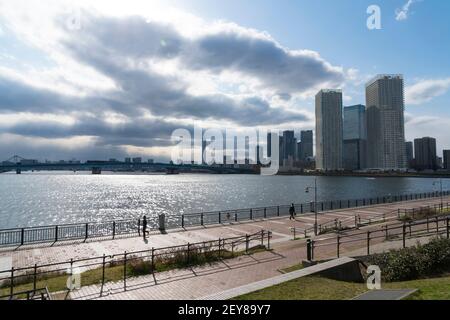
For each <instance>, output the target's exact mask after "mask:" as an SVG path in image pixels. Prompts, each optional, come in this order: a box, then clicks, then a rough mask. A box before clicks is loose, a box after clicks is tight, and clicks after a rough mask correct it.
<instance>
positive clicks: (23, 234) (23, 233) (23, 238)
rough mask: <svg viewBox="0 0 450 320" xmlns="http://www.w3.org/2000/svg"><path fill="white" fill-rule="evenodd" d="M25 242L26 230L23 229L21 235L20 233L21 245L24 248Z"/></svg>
mask: <svg viewBox="0 0 450 320" xmlns="http://www.w3.org/2000/svg"><path fill="white" fill-rule="evenodd" d="M24 240H25V229H24V228H22V230H21V233H20V244H21V245H22V246H23V243H24Z"/></svg>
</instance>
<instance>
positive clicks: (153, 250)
mask: <svg viewBox="0 0 450 320" xmlns="http://www.w3.org/2000/svg"><path fill="white" fill-rule="evenodd" d="M152 274H155V248H154V247H152Z"/></svg>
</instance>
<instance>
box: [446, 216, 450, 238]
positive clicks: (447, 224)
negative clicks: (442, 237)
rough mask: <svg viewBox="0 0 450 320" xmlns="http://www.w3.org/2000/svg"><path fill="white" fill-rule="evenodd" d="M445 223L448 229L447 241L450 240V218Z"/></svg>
mask: <svg viewBox="0 0 450 320" xmlns="http://www.w3.org/2000/svg"><path fill="white" fill-rule="evenodd" d="M445 223H446V227H447V239H450V229H449V223H450V219H449V218H448V217H447V219H445Z"/></svg>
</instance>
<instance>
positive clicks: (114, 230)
mask: <svg viewBox="0 0 450 320" xmlns="http://www.w3.org/2000/svg"><path fill="white" fill-rule="evenodd" d="M112 236H113V239H115V238H116V222H115V221H113V234H112Z"/></svg>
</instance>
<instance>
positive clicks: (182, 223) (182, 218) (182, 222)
mask: <svg viewBox="0 0 450 320" xmlns="http://www.w3.org/2000/svg"><path fill="white" fill-rule="evenodd" d="M181 227H182V228H184V214H182V215H181Z"/></svg>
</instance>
